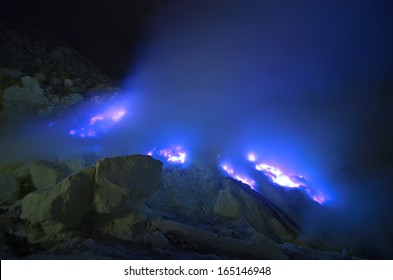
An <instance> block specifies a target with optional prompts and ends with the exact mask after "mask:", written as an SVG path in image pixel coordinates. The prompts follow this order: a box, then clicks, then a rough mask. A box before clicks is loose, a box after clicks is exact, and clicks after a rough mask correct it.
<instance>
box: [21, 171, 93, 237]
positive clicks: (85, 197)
mask: <svg viewBox="0 0 393 280" xmlns="http://www.w3.org/2000/svg"><path fill="white" fill-rule="evenodd" d="M94 174H95V169H94V168H88V169H85V170H83V171H81V172H79V173H76V174H74V175H71V176H69V177H67V178H65V179H64V180H63V181H62V182H60V183H59V184H57V185H56V186H54V187H52V188H50V189H46V190H39V191H35V192H32V193H30V194H28V195H26V196H25V198H24V199H23V200H22V214H21V218H22V219H27V220H29V221H30V222H31V223H41V224H42V225H43V226H44V227H47V228H50V227H51V230H52V231H54V232H56V231H60V230H62V229H64V228H68V227H72V226H77V225H79V224H80V223H81V222H82V220H83V219H84V218H85V217H86V216H87V214H88V213H89V212H90V211H91V208H92V201H93V191H94Z"/></svg>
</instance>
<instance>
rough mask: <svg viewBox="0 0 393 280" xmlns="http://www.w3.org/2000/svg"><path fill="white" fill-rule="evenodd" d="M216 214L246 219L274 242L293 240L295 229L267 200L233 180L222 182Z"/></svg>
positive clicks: (215, 209) (215, 208)
mask: <svg viewBox="0 0 393 280" xmlns="http://www.w3.org/2000/svg"><path fill="white" fill-rule="evenodd" d="M214 212H215V213H216V214H217V215H220V216H223V217H227V218H241V219H245V220H246V221H247V222H248V223H249V224H250V225H251V226H252V227H253V228H254V229H255V230H256V231H258V232H260V233H262V234H264V235H266V236H268V237H269V238H272V239H274V240H283V239H291V238H292V237H291V236H293V235H295V228H294V227H293V226H292V224H291V222H292V221H290V220H288V219H286V218H285V217H284V216H283V215H281V213H280V211H279V209H276V208H274V206H273V205H272V204H270V203H269V201H267V200H266V199H264V198H263V197H261V196H259V195H258V194H257V193H256V192H254V191H253V190H251V189H250V188H249V186H247V185H244V184H242V183H240V182H237V181H235V180H233V179H225V180H223V181H222V189H221V190H220V193H219V195H218V198H217V201H216V204H215V207H214Z"/></svg>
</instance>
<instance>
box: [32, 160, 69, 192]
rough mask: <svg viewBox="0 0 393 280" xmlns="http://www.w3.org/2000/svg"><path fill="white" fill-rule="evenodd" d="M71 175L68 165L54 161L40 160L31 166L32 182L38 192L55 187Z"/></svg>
mask: <svg viewBox="0 0 393 280" xmlns="http://www.w3.org/2000/svg"><path fill="white" fill-rule="evenodd" d="M71 173H72V171H71V169H70V168H68V167H67V166H66V165H64V164H61V163H57V162H53V161H47V160H38V161H35V162H34V163H32V165H31V166H30V177H31V181H32V183H33V186H34V187H35V188H36V189H37V190H41V189H45V188H48V187H51V186H54V185H56V184H57V183H59V182H60V181H62V180H63V179H64V178H66V177H67V176H68V175H70V174H71Z"/></svg>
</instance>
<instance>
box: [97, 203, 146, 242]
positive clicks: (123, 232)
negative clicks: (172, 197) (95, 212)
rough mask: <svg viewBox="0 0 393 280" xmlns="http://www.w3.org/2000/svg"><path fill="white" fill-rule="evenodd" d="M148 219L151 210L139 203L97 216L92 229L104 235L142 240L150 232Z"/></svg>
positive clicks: (135, 240) (134, 240)
mask: <svg viewBox="0 0 393 280" xmlns="http://www.w3.org/2000/svg"><path fill="white" fill-rule="evenodd" d="M149 220H151V212H150V211H149V209H147V208H146V207H144V206H141V205H139V206H137V207H134V208H133V209H130V210H127V211H124V212H122V213H118V214H111V215H101V216H99V217H98V218H97V219H96V221H95V224H94V229H95V231H96V232H99V233H100V234H103V235H105V236H114V237H116V238H118V239H121V240H128V241H133V242H143V240H144V239H145V238H146V236H147V235H148V234H149V233H150V229H149Z"/></svg>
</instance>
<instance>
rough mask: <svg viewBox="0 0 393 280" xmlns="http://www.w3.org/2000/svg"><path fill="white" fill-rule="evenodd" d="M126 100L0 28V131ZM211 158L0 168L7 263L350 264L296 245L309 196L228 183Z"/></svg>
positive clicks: (58, 45)
mask: <svg viewBox="0 0 393 280" xmlns="http://www.w3.org/2000/svg"><path fill="white" fill-rule="evenodd" d="M120 91H121V90H120V89H118V88H116V87H114V86H113V83H112V81H110V79H109V78H108V77H107V76H106V75H104V74H103V73H102V72H101V71H100V70H99V69H98V68H97V67H96V66H94V65H93V64H92V63H91V62H89V61H87V60H86V59H84V58H83V57H82V56H80V55H79V54H78V53H77V52H76V51H75V50H73V49H72V48H70V47H69V46H67V45H66V44H64V43H63V42H61V41H58V40H56V39H53V38H51V37H50V36H48V35H44V34H43V33H41V32H39V31H37V30H34V29H31V28H28V29H25V30H21V29H15V28H13V27H11V26H8V25H7V24H4V23H0V123H5V121H8V122H9V121H13V120H18V119H23V118H24V117H29V118H31V117H32V116H46V115H54V114H58V113H60V112H62V111H63V110H64V109H66V108H68V107H72V106H75V105H77V104H80V103H83V102H91V101H93V102H95V100H96V101H98V102H102V101H103V100H105V99H106V97H108V96H109V97H112V96H114V95H116V94H117V93H119V92H120ZM55 157H56V155H54V157H53V158H55ZM204 160H206V158H205V159H202V160H201V159H198V158H196V159H193V161H192V162H191V163H190V164H189V165H188V167H187V168H182V167H180V166H178V167H176V166H175V167H170V166H164V167H163V164H162V162H160V161H158V160H155V159H153V158H152V157H150V156H143V155H129V156H117V157H108V158H98V156H96V155H87V156H80V157H78V158H75V159H74V160H70V161H68V162H59V161H55V160H39V159H37V160H35V161H32V162H23V163H18V164H13V165H7V166H1V167H0V257H1V258H2V259H20V258H22V259H228V258H230V259H343V258H350V257H351V256H349V254H348V252H347V251H344V252H343V253H342V252H341V249H339V250H332V249H328V248H327V247H326V246H324V245H323V244H321V243H318V242H315V243H313V244H312V245H311V244H306V243H304V242H302V241H300V240H299V228H300V224H301V219H302V216H303V214H304V211H318V210H317V209H318V207H317V205H316V204H315V203H313V202H311V201H310V200H309V199H308V198H307V197H306V196H305V195H304V194H302V193H300V192H296V191H285V190H283V189H279V188H277V187H276V186H274V185H272V184H271V183H270V182H269V181H266V182H264V183H263V184H264V188H263V192H261V193H257V192H255V191H253V190H251V189H250V188H249V187H248V186H247V185H244V184H242V183H240V182H238V181H235V180H233V179H230V178H226V177H225V176H223V175H222V173H221V172H220V171H219V170H218V169H217V167H216V166H215V165H212V164H211V163H207V162H210V161H208V160H207V162H205V161H204Z"/></svg>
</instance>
